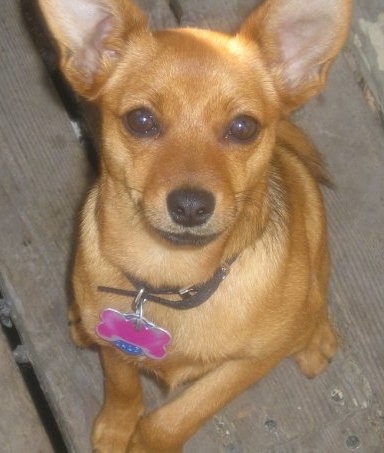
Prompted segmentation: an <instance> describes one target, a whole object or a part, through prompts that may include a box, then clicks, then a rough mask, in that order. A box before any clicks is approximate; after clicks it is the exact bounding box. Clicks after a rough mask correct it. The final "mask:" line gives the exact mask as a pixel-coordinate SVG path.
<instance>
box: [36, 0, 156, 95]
mask: <svg viewBox="0 0 384 453" xmlns="http://www.w3.org/2000/svg"><path fill="white" fill-rule="evenodd" d="M39 5H40V8H41V10H42V13H43V16H44V18H45V20H46V21H47V24H48V27H49V29H50V31H51V32H52V35H53V37H54V38H55V40H56V42H57V44H58V47H59V52H60V66H61V70H62V72H63V73H64V75H65V76H66V78H67V79H68V81H69V83H70V84H71V85H72V87H73V88H74V89H75V91H77V92H78V93H79V94H80V95H82V96H84V97H86V98H88V99H94V98H96V97H97V95H98V94H99V92H100V90H101V88H102V87H103V85H104V82H105V81H106V80H107V78H108V76H109V75H110V74H111V72H112V71H113V69H114V68H115V66H116V64H117V63H118V61H119V58H120V55H121V54H122V51H123V49H124V47H125V46H126V45H127V43H129V42H131V41H132V40H133V39H135V37H136V36H140V35H144V36H149V29H148V26H147V19H146V16H145V15H144V13H142V12H141V10H139V8H137V7H136V6H135V5H134V4H133V3H132V2H130V1H122V0H39Z"/></svg>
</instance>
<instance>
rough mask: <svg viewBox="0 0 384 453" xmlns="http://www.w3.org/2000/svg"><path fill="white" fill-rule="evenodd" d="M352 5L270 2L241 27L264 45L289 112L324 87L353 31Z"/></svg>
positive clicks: (314, 0) (339, 0)
mask: <svg viewBox="0 0 384 453" xmlns="http://www.w3.org/2000/svg"><path fill="white" fill-rule="evenodd" d="M351 3H352V2H351V0H307V1H303V0H267V1H265V2H264V3H263V4H262V5H261V6H260V7H259V8H258V9H256V10H255V11H254V12H252V13H251V14H250V16H249V17H248V18H247V19H246V20H245V22H244V24H243V25H242V27H241V28H240V32H239V36H240V37H242V38H245V39H250V40H253V41H256V42H257V44H258V45H259V47H260V49H261V52H262V54H263V56H264V58H265V61H266V64H267V66H268V67H269V69H270V71H271V72H272V74H273V77H274V80H275V83H276V87H277V90H278V93H279V95H280V99H281V101H282V104H283V109H284V110H285V112H286V113H289V112H290V111H291V110H293V109H295V108H297V107H299V106H300V105H302V104H303V103H304V102H306V101H307V100H308V98H310V97H311V96H313V95H315V94H317V93H318V92H319V91H320V90H321V89H322V87H323V86H324V84H325V81H326V77H327V73H328V70H329V68H330V65H331V63H332V61H333V60H334V59H335V58H336V56H337V54H338V53H339V51H340V50H341V48H342V46H343V44H344V41H345V38H346V35H347V32H348V28H349V22H350V14H351Z"/></svg>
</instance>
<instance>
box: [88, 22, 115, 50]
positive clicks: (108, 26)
mask: <svg viewBox="0 0 384 453" xmlns="http://www.w3.org/2000/svg"><path fill="white" fill-rule="evenodd" d="M114 22H115V21H114V19H113V17H112V16H106V17H105V18H104V19H103V20H101V21H100V22H99V23H98V24H97V25H96V27H95V28H94V30H93V33H92V35H91V38H90V40H89V45H90V46H92V47H93V48H94V49H95V51H96V52H98V53H99V54H100V55H101V54H102V53H103V52H104V51H105V50H106V48H105V40H106V39H107V38H108V36H110V34H111V33H112V31H113V27H114Z"/></svg>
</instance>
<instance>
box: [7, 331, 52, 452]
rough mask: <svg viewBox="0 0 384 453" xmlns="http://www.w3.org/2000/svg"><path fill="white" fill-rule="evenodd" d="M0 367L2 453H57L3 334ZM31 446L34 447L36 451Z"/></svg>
mask: <svg viewBox="0 0 384 453" xmlns="http://www.w3.org/2000/svg"><path fill="white" fill-rule="evenodd" d="M0 363H1V366H0V444H1V451H2V453H16V452H17V453H27V452H36V453H50V452H53V450H52V447H51V444H50V442H49V439H48V436H47V434H46V433H45V431H44V428H43V426H42V425H41V423H40V420H39V417H38V415H37V412H36V409H35V407H34V405H33V402H32V400H31V397H30V396H29V393H28V391H27V389H26V387H25V385H24V382H23V380H22V377H21V375H20V373H19V370H18V369H17V366H16V364H15V362H14V360H13V357H12V354H11V352H10V350H9V348H8V345H7V343H6V340H5V338H4V335H3V334H2V332H1V331H0ZM31 445H33V448H32V449H31Z"/></svg>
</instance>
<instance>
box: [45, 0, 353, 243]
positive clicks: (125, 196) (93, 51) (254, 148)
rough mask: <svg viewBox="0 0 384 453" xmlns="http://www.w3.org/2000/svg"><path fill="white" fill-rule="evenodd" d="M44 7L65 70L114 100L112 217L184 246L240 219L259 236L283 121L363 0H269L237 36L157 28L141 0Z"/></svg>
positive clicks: (77, 83)
mask: <svg viewBox="0 0 384 453" xmlns="http://www.w3.org/2000/svg"><path fill="white" fill-rule="evenodd" d="M40 4H41V7H42V10H43V13H44V14H45V17H46V19H47V21H48V24H49V26H50V28H51V30H52V32H53V35H54V36H55V38H56V40H57V42H58V45H59V48H60V54H61V67H62V70H63V72H64V74H65V75H66V77H67V78H68V80H69V82H70V83H71V84H72V86H73V88H74V89H75V90H76V91H77V92H78V93H79V94H80V95H82V96H84V97H86V98H88V99H92V100H95V101H96V102H97V103H98V104H99V106H100V110H101V114H102V123H103V140H102V142H103V146H102V152H101V157H100V160H101V180H102V186H101V190H102V191H104V192H103V193H105V194H107V193H108V197H109V204H110V205H114V206H115V209H114V211H113V210H110V215H111V217H113V218H114V219H115V221H116V222H117V223H120V225H121V226H123V225H127V227H128V226H129V228H132V225H133V223H135V225H136V224H138V225H139V226H140V228H141V230H143V228H144V230H145V231H146V232H147V233H148V235H149V236H148V237H151V240H155V241H156V240H157V241H160V242H162V243H163V245H164V246H165V247H171V248H172V247H176V248H177V247H185V246H188V247H191V246H192V247H201V246H204V245H207V244H212V243H215V242H220V241H221V242H225V241H226V240H227V238H228V237H230V235H231V231H233V227H234V225H236V224H239V223H241V224H244V225H246V226H245V227H244V228H243V229H242V230H241V232H240V233H239V234H238V242H239V243H241V242H242V241H243V242H244V243H246V241H248V240H249V237H254V236H255V234H257V232H258V231H260V230H261V229H262V228H263V227H264V226H265V223H266V222H267V219H268V215H269V212H270V210H271V204H273V200H271V198H273V197H271V190H270V178H271V161H272V160H273V149H274V143H275V136H276V128H277V124H278V122H279V120H280V119H281V118H282V117H285V116H287V115H288V114H289V113H290V112H291V111H292V110H294V109H295V108H297V107H299V106H301V105H302V104H303V103H304V102H306V101H307V100H308V99H309V98H310V97H311V96H313V95H315V94H317V93H318V92H319V91H320V90H321V88H322V87H323V85H324V83H325V79H326V75H327V72H328V69H329V67H330V64H331V63H332V61H333V60H334V58H335V57H336V55H337V53H338V52H339V50H340V48H341V46H342V44H343V42H344V39H345V36H346V33H347V28H348V22H349V14H350V11H349V10H350V1H349V0H311V1H308V2H302V1H301V0H269V1H266V2H264V3H263V4H262V5H261V6H260V7H259V8H258V9H256V10H255V11H254V12H253V13H251V15H250V16H249V17H248V18H247V19H246V21H245V22H244V23H243V25H242V26H241V28H240V30H239V32H238V33H237V34H235V35H233V36H230V35H224V34H220V33H215V32H212V31H204V30H197V29H176V30H164V31H159V32H151V31H150V30H149V28H148V25H147V20H146V18H145V15H144V14H143V13H142V12H141V11H140V10H139V9H138V8H137V7H136V6H135V5H134V4H133V3H131V2H129V1H128V0H40ZM132 207H134V210H132ZM112 211H113V213H112ZM132 212H134V214H132ZM132 215H133V216H134V217H135V222H133V223H132V222H131V224H130V223H129V221H128V220H127V216H131V217H132ZM128 234H129V233H128Z"/></svg>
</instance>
